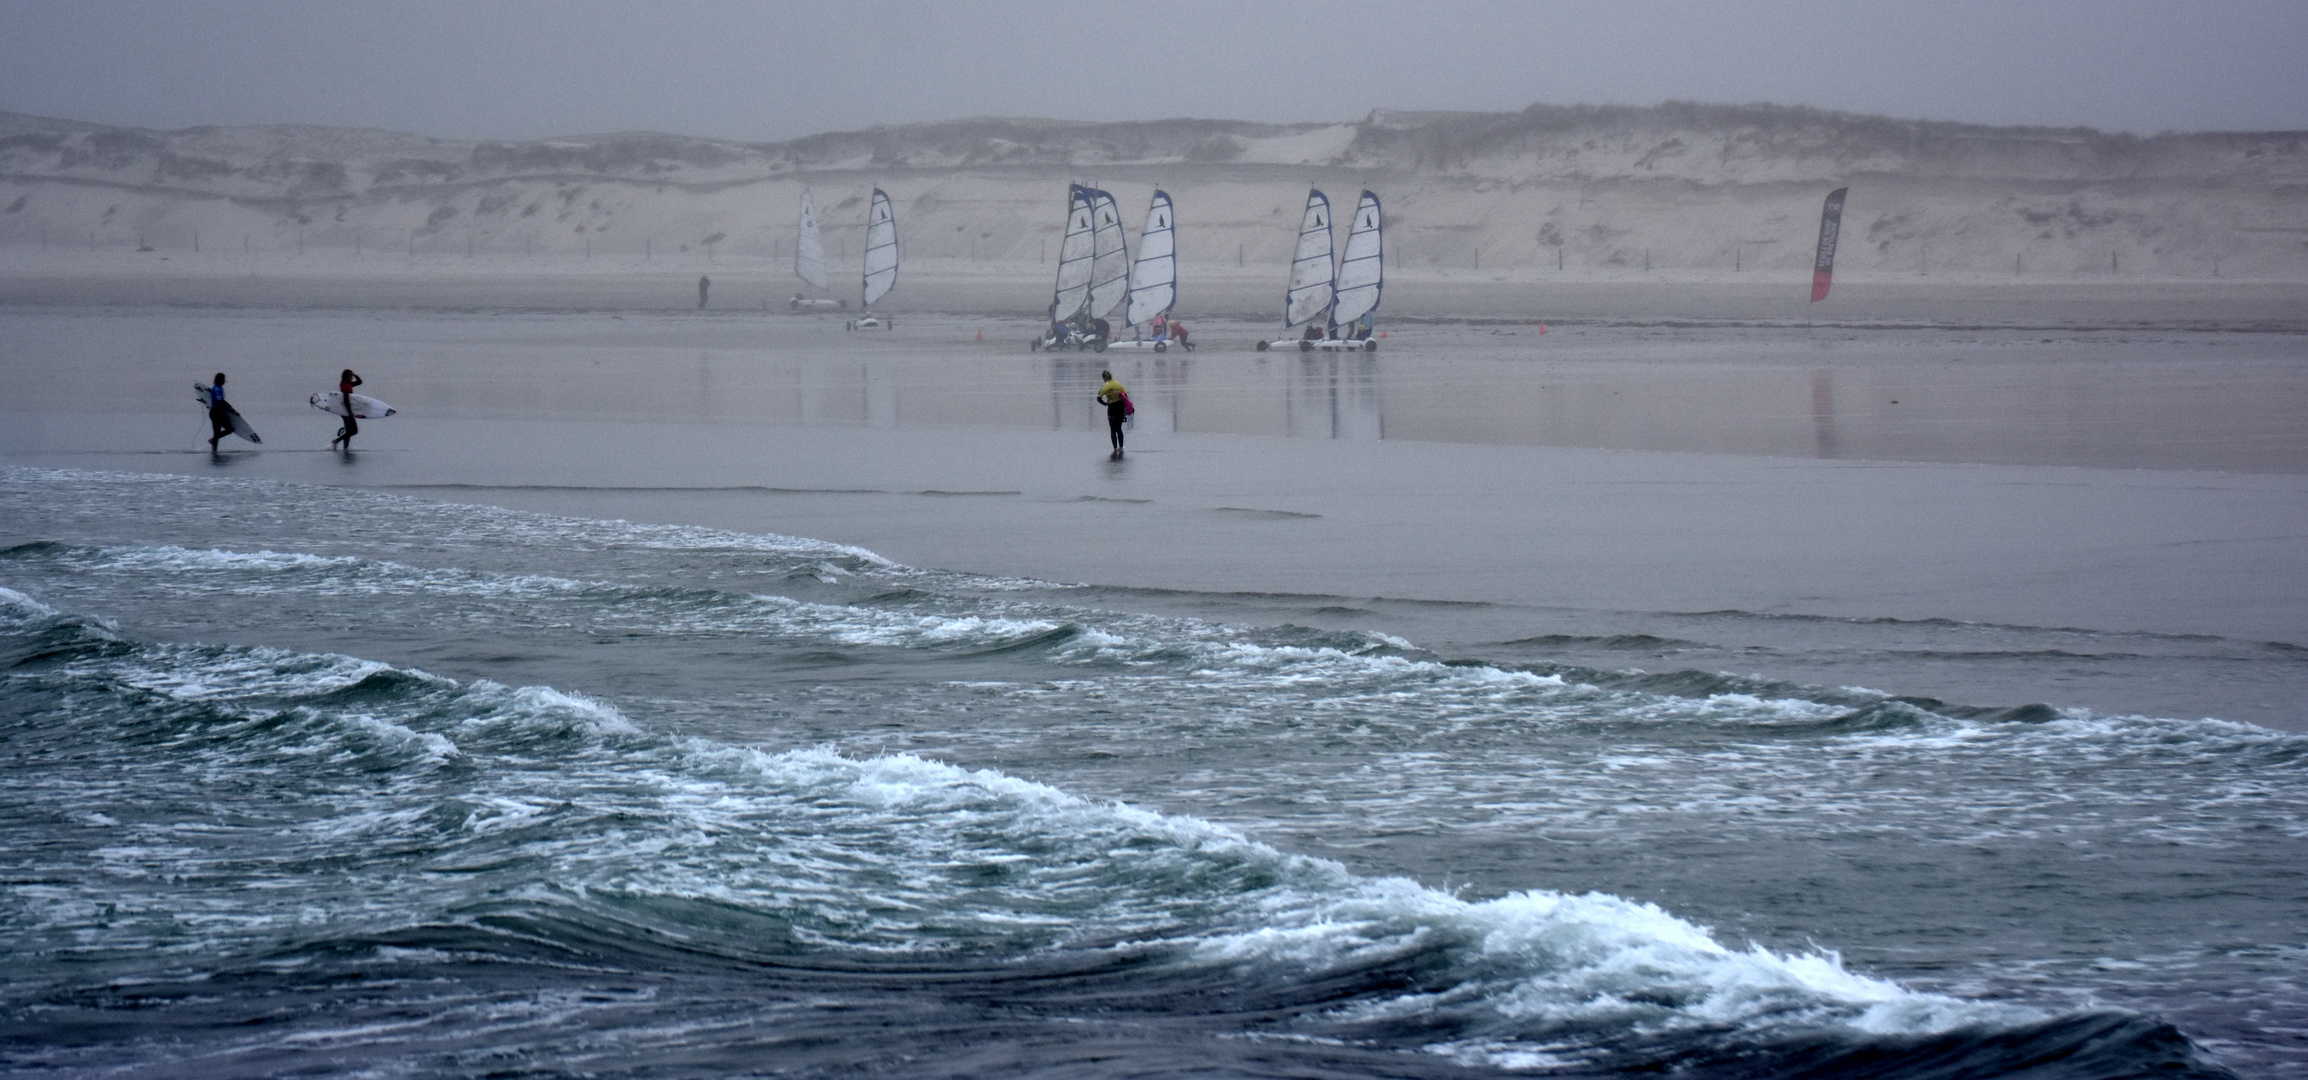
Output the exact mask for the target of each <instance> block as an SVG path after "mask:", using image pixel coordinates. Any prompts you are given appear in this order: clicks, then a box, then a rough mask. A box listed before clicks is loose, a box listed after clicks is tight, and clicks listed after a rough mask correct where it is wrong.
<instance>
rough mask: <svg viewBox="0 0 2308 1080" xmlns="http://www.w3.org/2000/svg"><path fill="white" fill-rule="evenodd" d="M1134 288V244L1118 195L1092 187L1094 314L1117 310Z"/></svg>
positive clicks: (1091, 248)
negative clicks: (1127, 232) (1116, 199)
mask: <svg viewBox="0 0 2308 1080" xmlns="http://www.w3.org/2000/svg"><path fill="white" fill-rule="evenodd" d="M1129 291H1130V244H1129V239H1128V237H1127V236H1126V235H1125V234H1124V233H1123V231H1122V209H1121V208H1120V207H1118V206H1116V205H1115V204H1114V196H1112V195H1110V194H1108V193H1106V192H1104V191H1100V190H1098V189H1097V188H1091V189H1090V317H1091V318H1093V319H1103V318H1105V317H1106V316H1108V315H1110V314H1112V313H1113V311H1114V308H1115V306H1116V305H1119V304H1120V303H1121V302H1122V297H1123V296H1124V295H1125V294H1127V293H1128V292H1129Z"/></svg>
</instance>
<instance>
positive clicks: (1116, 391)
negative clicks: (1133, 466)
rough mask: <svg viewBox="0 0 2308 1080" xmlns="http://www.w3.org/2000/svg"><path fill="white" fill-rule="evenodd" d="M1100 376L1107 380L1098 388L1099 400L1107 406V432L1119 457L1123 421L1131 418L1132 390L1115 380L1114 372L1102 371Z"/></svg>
mask: <svg viewBox="0 0 2308 1080" xmlns="http://www.w3.org/2000/svg"><path fill="white" fill-rule="evenodd" d="M1098 376H1099V377H1100V378H1102V379H1105V380H1106V383H1105V385H1103V386H1100V387H1099V388H1098V402H1099V403H1100V404H1102V405H1104V406H1106V434H1107V437H1108V438H1110V439H1112V440H1113V441H1114V453H1113V456H1114V457H1115V458H1117V459H1118V458H1120V457H1121V456H1122V422H1123V421H1125V420H1128V419H1130V392H1129V391H1128V390H1124V389H1122V384H1121V383H1118V382H1115V381H1114V373H1113V372H1111V371H1101V372H1099V373H1098Z"/></svg>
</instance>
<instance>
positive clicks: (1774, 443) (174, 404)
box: [10, 312, 2308, 473]
mask: <svg viewBox="0 0 2308 1080" xmlns="http://www.w3.org/2000/svg"><path fill="white" fill-rule="evenodd" d="M342 322H343V320H340V319H333V318H326V317H318V316H314V317H304V318H300V319H296V320H289V321H285V322H282V321H274V320H254V319H250V318H247V317H245V316H235V315H231V314H210V315H203V314H198V313H193V314H185V313H176V312H170V313H164V314H147V315H142V316H138V317H136V318H130V319H120V320H115V321H112V322H108V323H106V324H105V327H104V329H105V333H104V334H101V335H96V336H95V337H94V338H93V339H92V338H91V337H90V336H89V335H88V334H86V333H85V331H86V329H87V324H86V323H85V321H84V320H79V319H77V318H76V317H74V316H68V315H55V316H43V315H38V314H31V313H18V314H17V315H14V316H12V317H11V322H10V327H11V334H12V337H11V341H10V344H11V346H12V348H13V349H14V352H15V354H16V355H19V356H22V357H25V358H27V359H28V361H32V362H28V363H26V364H24V365H21V366H20V368H19V370H18V372H17V374H18V378H19V385H18V386H17V387H15V388H14V391H13V394H12V397H14V398H16V399H22V400H28V401H37V402H39V403H41V404H40V407H39V412H40V414H41V415H47V414H50V413H54V412H59V411H61V412H71V411H76V410H77V411H98V412H114V411H120V410H122V409H124V408H128V409H136V408H149V409H150V410H152V411H154V412H155V413H157V414H167V415H174V414H176V413H178V412H181V411H182V410H183V405H182V403H181V402H179V401H177V400H175V398H176V392H175V391H174V390H173V389H170V388H171V387H173V386H174V380H161V379H155V378H152V377H151V372H150V371H149V364H150V363H151V358H152V357H154V356H162V355H166V356H181V357H182V358H183V359H184V360H185V362H186V366H187V367H188V368H205V369H207V370H212V371H213V370H218V369H221V368H226V367H229V368H231V369H232V371H233V378H234V381H235V383H236V384H240V383H241V382H242V381H243V380H246V385H247V387H248V389H247V390H246V391H243V392H242V393H244V394H245V398H246V401H247V402H248V404H246V405H244V406H243V408H244V409H254V410H256V412H257V413H261V414H266V415H279V416H280V420H279V422H280V423H282V424H289V423H294V422H300V421H304V420H309V416H307V415H306V409H305V406H304V399H305V397H306V395H307V394H308V393H309V392H310V386H309V385H308V383H310V381H311V377H312V370H311V368H312V357H314V356H321V355H326V356H329V357H331V360H330V361H329V363H328V364H326V365H323V366H326V367H331V368H334V367H342V366H352V367H355V368H360V367H361V365H363V364H366V365H369V366H370V367H375V368H378V370H379V371H380V373H382V374H385V375H389V377H390V379H391V385H393V386H394V387H395V388H396V389H395V393H394V402H395V404H396V405H398V406H400V408H401V411H402V413H403V414H404V415H406V416H409V417H420V416H422V417H429V418H434V419H442V420H461V419H472V420H489V419H494V418H500V417H507V416H511V417H520V418H525V419H536V420H577V421H588V422H596V421H605V422H621V421H638V422H665V421H678V422H685V423H704V424H742V425H780V426H795V427H821V426H823V427H833V426H840V427H858V428H866V429H872V430H893V429H921V428H943V427H957V426H983V427H1007V428H1030V429H1039V430H1053V429H1055V430H1065V431H1080V432H1084V433H1085V434H1090V435H1092V442H1093V443H1102V442H1103V441H1104V440H1103V439H1102V438H1097V437H1096V436H1097V435H1102V434H1103V431H1104V420H1103V418H1102V416H1101V411H1100V409H1099V406H1098V405H1097V403H1096V402H1095V401H1094V400H1093V397H1094V395H1095V393H1096V391H1097V386H1098V383H1099V377H1098V373H1099V372H1100V371H1101V370H1106V369H1111V370H1112V371H1113V372H1114V374H1115V376H1116V377H1117V378H1119V379H1120V380H1121V381H1122V383H1123V384H1124V385H1125V386H1127V387H1129V388H1130V391H1131V397H1132V400H1133V401H1134V402H1135V403H1136V405H1137V407H1138V413H1137V416H1136V419H1135V424H1134V426H1133V428H1132V431H1133V432H1134V433H1135V434H1136V435H1138V436H1140V437H1144V438H1146V439H1148V440H1149V443H1148V445H1147V446H1146V447H1145V448H1146V449H1153V448H1154V446H1153V440H1158V439H1160V438H1163V437H1166V436H1168V435H1170V434H1172V433H1178V434H1186V433H1206V434H1230V435H1253V436H1261V435H1289V436H1299V437H1304V438H1309V439H1325V440H1330V439H1336V440H1369V441H1377V440H1382V439H1383V440H1384V441H1387V442H1390V443H1391V442H1446V443H1474V444H1494V445H1520V446H1554V447H1569V448H1593V449H1614V450H1651V451H1676V452H1692V453H1709V454H1735V455H1757V456H1770V457H1788V458H1834V459H1838V460H1850V461H1922V462H1962V463H1980V464H2014V465H2077V466H2089V467H2114V468H2151V469H2217V470H2232V471H2245V472H2265V473H2308V391H2304V390H2303V389H2302V383H2301V379H2300V377H2299V374H2298V372H2299V339H2298V338H2297V337H2296V336H2294V335H2289V334H2279V333H2249V334H2247V333H2229V332H2218V331H2194V330H2152V331H2140V330H2134V331H2120V332H2119V331H2102V330H2090V329H2086V330H2060V331H2047V330H2004V329H1992V328H1981V327H1977V326H1963V327H1900V328H1851V327H1835V328H1827V327H1822V328H1819V329H1817V330H1809V329H1806V328H1802V327H1711V326H1695V327H1661V326H1592V325H1591V326H1562V325H1557V326H1556V327H1555V328H1554V332H1553V333H1552V334H1549V335H1546V336H1541V335H1539V334H1538V333H1537V332H1536V328H1535V327H1525V326H1521V325H1514V324H1501V325H1449V324H1427V325H1418V326H1409V327H1403V328H1399V330H1398V332H1397V333H1395V334H1394V335H1393V336H1392V337H1391V338H1390V339H1389V341H1388V343H1387V347H1386V349H1385V350H1384V351H1382V352H1379V353H1376V354H1359V353H1346V354H1333V353H1313V354H1302V353H1296V352H1290V353H1274V352H1264V353H1260V352H1253V351H1251V350H1250V348H1249V347H1248V342H1249V341H1250V340H1252V339H1253V338H1254V337H1255V335H1256V334H1258V333H1262V332H1271V331H1270V330H1269V328H1267V327H1263V326H1253V325H1251V324H1248V323H1239V324H1228V323H1224V322H1220V321H1216V320H1209V321H1205V322H1204V323H1203V324H1202V328H1201V329H1200V331H1199V332H1198V334H1197V336H1198V337H1199V338H1201V339H1202V341H1203V347H1202V348H1201V349H1200V350H1199V351H1197V352H1195V353H1191V354H1183V353H1179V352H1175V351H1173V352H1168V353H1158V354H1157V353H1146V352H1136V353H1132V352H1127V351H1122V350H1116V351H1109V352H1105V353H1096V352H1064V353H1051V352H1039V353H1029V352H1027V351H1026V350H1024V349H1022V348H1000V347H995V346H993V345H992V344H991V343H990V342H987V343H980V342H978V341H977V340H976V331H977V329H978V324H977V323H976V322H973V321H969V320H966V319H961V318H955V317H940V316H934V315H927V314H925V315H921V316H917V317H913V318H909V319H908V320H907V321H906V323H905V324H904V325H903V326H902V327H901V328H900V329H899V330H897V331H894V332H891V333H888V334H879V335H872V336H870V338H865V339H861V338H860V336H859V335H856V334H845V333H843V332H841V330H840V324H839V323H838V322H829V323H826V324H824V325H819V324H818V323H816V322H813V321H811V320H807V319H761V320H745V321H738V320H730V321H727V322H716V323H708V324H699V323H697V322H696V321H695V320H687V319H671V318H668V319H663V320H648V319H640V318H633V319H621V320H614V321H613V320H610V319H606V318H597V317H589V316H566V317H552V318H540V319H528V320H518V321H512V322H507V321H504V320H490V319H483V318H477V317H464V316H455V315H452V316H425V317H415V316H411V317H407V318H400V317H379V316H363V317H362V318H361V320H360V335H359V339H358V340H352V339H350V338H348V336H347V335H346V334H345V333H344V332H343V331H342V329H341V326H342ZM363 370H366V369H363ZM121 387H136V388H149V392H150V394H151V400H150V401H149V402H144V401H142V400H125V399H123V398H122V396H121V393H120V389H119V388H121ZM139 392H142V390H140V391H139ZM275 405H278V406H280V407H282V409H283V411H282V412H281V413H279V414H270V413H266V412H265V411H266V410H267V409H268V408H272V407H274V406H275ZM252 415H255V414H252ZM292 417H293V418H294V419H291V418H292ZM256 422H257V423H258V424H259V426H262V425H264V424H265V423H266V422H267V421H265V420H264V419H262V418H261V416H257V417H256ZM35 437H36V436H35V433H30V432H27V433H22V434H19V435H17V436H16V438H17V439H18V440H19V441H22V440H27V439H32V438H35Z"/></svg>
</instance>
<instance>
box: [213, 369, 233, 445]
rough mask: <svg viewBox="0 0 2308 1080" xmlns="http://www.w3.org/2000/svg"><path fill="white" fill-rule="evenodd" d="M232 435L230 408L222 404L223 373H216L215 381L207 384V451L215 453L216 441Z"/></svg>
mask: <svg viewBox="0 0 2308 1080" xmlns="http://www.w3.org/2000/svg"><path fill="white" fill-rule="evenodd" d="M230 434H232V406H230V405H227V404H225V403H224V372H221V371H219V372H217V373H216V381H215V382H213V383H210V384H208V450H209V452H210V453H212V454H213V453H215V452H216V441H217V440H218V439H221V438H224V437H225V436H227V435H230Z"/></svg>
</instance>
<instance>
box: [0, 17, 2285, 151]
mask: <svg viewBox="0 0 2308 1080" xmlns="http://www.w3.org/2000/svg"><path fill="white" fill-rule="evenodd" d="M1666 100H1689V101H1704V102H1719V103H1744V102H1777V103H1782V104H1798V105H1813V106H1819V107H1822V108H1829V109H1841V110H1848V111H1853V112H1863V113H1879V114H1886V115H1891V116H1899V117H1910V118H1920V119H1931V120H1960V121H1969V122H1974V123H1986V124H2053V125H2063V126H2065V125H2077V124H2081V125H2088V126H2092V127H2098V128H2102V129H2106V130H2112V131H2132V132H2139V133H2143V134H2146V133H2152V132H2157V131H2166V130H2213V129H2218V130H2303V129H2308V0H2187V2H2181V0H2000V2H1996V0H1912V2H1905V0H1902V2H1888V0H1879V2H1867V0H1847V2H1840V3H1837V2H1825V0H1784V2H1776V0H1748V2H1722V0H1716V2H1683V0H1619V2H1603V0H1582V2H1555V0H1519V2H1515V0H1393V2H1387V0H1328V2H1322V0H1263V2H1262V0H1171V2H1165V0H1134V2H1125V0H955V2H935V0H919V2H901V0H848V2H780V0H752V2H736V0H693V2H683V0H656V2H646V3H644V2H626V0H388V2H376V0H0V110H5V111H10V112H20V113H32V114H35V115H41V116H52V117H63V118H67V119H75V120H88V121H94V122H98V123H106V124H117V125H125V126H133V127H150V128H177V127H188V126H193V125H198V124H264V123H298V124H333V125H343V126H353V127H375V128H386V129H391V130H396V131H408V132H416V133H419V134H424V135H434V136H440V137H445V138H466V139H477V138H500V139H525V138H538V137H544V136H551V135H568V134H586V133H595V132H607V131H624V130H635V129H649V130H657V131H668V132H676V133H680V134H687V135H705V136H714V137H720V138H729V139H743V140H771V139H787V138H792V137H795V136H800V135H808V134H813V133H816V132H821V131H837V130H846V129H853V128H860V127H868V126H871V125H875V124H890V123H906V122H914V121H932V120H946V119H954V118H959V117H967V116H1044V117H1057V118H1062V119H1078V120H1137V119H1152V118H1157V117H1172V116H1197V117H1218V118H1234V119H1248V120H1275V121H1299V120H1352V119H1357V118H1359V117H1361V116H1362V115H1364V114H1365V113H1367V112H1369V111H1370V110H1371V109H1373V108H1395V109H1470V110H1513V109H1520V108H1522V107H1524V106H1526V105H1529V104H1531V103H1532V102H1549V103H1554V104H1573V103H1580V102H1590V103H1611V104H1631V105H1649V104H1654V103H1657V102H1660V101H1666Z"/></svg>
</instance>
